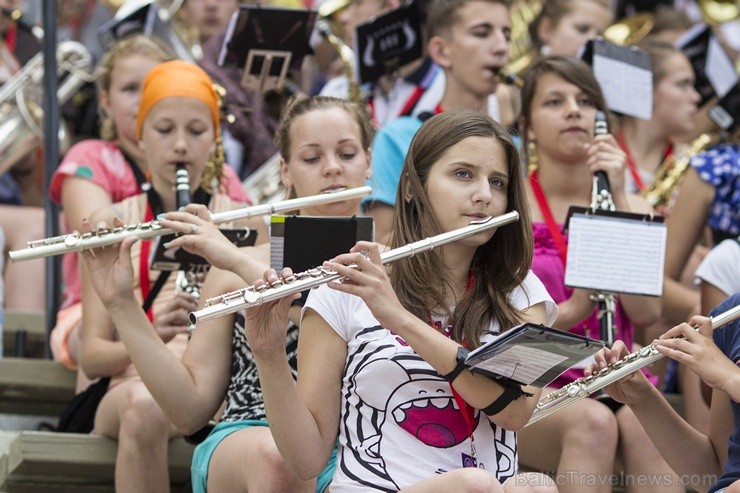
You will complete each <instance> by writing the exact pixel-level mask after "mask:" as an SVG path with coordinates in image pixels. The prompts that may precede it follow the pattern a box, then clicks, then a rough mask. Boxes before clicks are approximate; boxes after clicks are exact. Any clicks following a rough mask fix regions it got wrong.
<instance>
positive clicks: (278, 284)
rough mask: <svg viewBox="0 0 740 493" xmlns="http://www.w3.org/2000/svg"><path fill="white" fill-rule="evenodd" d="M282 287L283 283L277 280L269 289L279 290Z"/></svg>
mask: <svg viewBox="0 0 740 493" xmlns="http://www.w3.org/2000/svg"><path fill="white" fill-rule="evenodd" d="M282 285H283V281H282V280H280V279H278V280H277V281H273V282H271V283H270V288H272V289H275V288H279V287H280V286H282Z"/></svg>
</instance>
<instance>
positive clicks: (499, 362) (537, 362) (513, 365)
mask: <svg viewBox="0 0 740 493" xmlns="http://www.w3.org/2000/svg"><path fill="white" fill-rule="evenodd" d="M566 359H568V358H567V357H566V356H563V355H560V354H557V353H553V352H550V351H543V350H540V349H536V348H533V347H530V346H524V345H519V346H513V347H510V348H509V349H506V350H505V351H502V352H501V353H499V354H497V355H496V357H495V358H490V359H488V360H485V361H482V362H480V363H477V364H476V365H475V366H476V368H480V369H483V370H488V371H490V372H492V373H495V374H497V375H501V376H504V377H506V378H510V379H512V380H516V381H517V382H522V383H523V384H525V385H531V384H532V383H533V382H534V381H535V380H537V379H538V378H540V377H542V376H543V375H544V374H545V373H546V372H548V371H550V369H552V367H553V366H556V365H558V364H560V363H562V362H563V361H565V360H566Z"/></svg>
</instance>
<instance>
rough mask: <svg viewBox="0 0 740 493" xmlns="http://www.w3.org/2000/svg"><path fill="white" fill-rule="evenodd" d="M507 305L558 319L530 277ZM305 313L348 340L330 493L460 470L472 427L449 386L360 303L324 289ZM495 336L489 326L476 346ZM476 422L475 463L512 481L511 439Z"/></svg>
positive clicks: (477, 416) (399, 484) (393, 486)
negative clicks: (541, 306)
mask: <svg viewBox="0 0 740 493" xmlns="http://www.w3.org/2000/svg"><path fill="white" fill-rule="evenodd" d="M509 299H510V300H511V301H512V303H513V304H514V306H515V307H517V308H526V307H528V306H531V305H535V304H537V303H540V302H543V301H544V302H546V309H547V324H548V325H550V324H552V322H553V321H554V320H555V317H556V315H557V305H556V304H555V303H554V302H553V301H552V298H551V297H550V295H549V294H548V293H547V291H546V290H545V287H544V285H543V284H542V283H541V282H540V280H539V279H538V278H537V277H536V276H535V275H534V274H533V273H532V272H530V273H529V274H528V275H527V278H526V279H525V281H524V283H523V284H522V285H521V286H520V287H519V288H517V289H515V290H514V291H513V292H512V293H511V294H510V296H509ZM305 307H306V308H311V309H313V310H315V311H316V312H317V313H318V314H319V315H320V316H321V317H322V318H323V319H324V320H325V321H326V322H327V323H328V324H329V325H330V326H331V327H332V328H333V329H334V330H335V331H336V332H337V334H339V336H340V337H341V338H342V339H344V340H345V341H347V361H346V366H345V371H344V376H343V379H342V402H341V406H342V407H341V417H340V421H339V444H340V449H339V454H338V460H337V469H336V471H335V473H334V478H333V480H332V483H331V491H332V493H347V492H360V491H363V492H364V491H368V490H373V489H374V490H380V491H397V490H399V489H401V488H406V487H409V486H411V485H413V484H415V483H418V482H419V481H421V480H422V479H426V478H429V477H433V476H434V475H435V474H439V473H442V472H446V471H450V470H453V469H457V468H460V467H462V465H463V464H462V461H463V460H464V459H465V457H466V456H469V455H470V451H471V447H470V441H471V440H470V429H469V425H468V424H467V422H466V420H465V418H463V415H462V414H461V413H460V411H459V408H458V406H457V404H456V402H455V399H454V397H453V395H452V392H451V388H450V384H449V383H448V382H447V381H445V380H444V379H442V378H441V377H440V376H439V375H438V374H437V372H436V371H435V370H434V368H433V367H432V366H431V365H429V364H428V363H427V362H426V361H424V360H423V359H421V358H420V357H419V356H418V355H417V354H416V353H415V352H414V351H413V350H412V349H411V347H409V346H408V344H406V342H405V341H404V340H403V339H402V338H401V337H399V336H397V335H396V334H394V333H393V332H391V331H389V330H387V329H384V328H383V327H381V326H380V324H379V323H378V321H377V320H376V319H375V317H373V315H372V313H371V312H370V310H369V309H368V307H367V305H365V303H364V301H363V300H362V299H361V298H359V297H357V296H353V295H349V294H346V293H342V292H339V291H336V290H333V289H330V288H328V287H327V286H326V285H323V286H321V287H319V288H318V289H315V290H313V291H311V293H310V294H309V296H308V301H307V302H306V305H305ZM498 333H499V325H498V322H496V321H493V322H492V323H491V325H490V327H489V329H488V331H486V332H485V333H484V334H483V336H482V337H481V341H482V342H488V341H490V340H492V339H494V338H495V336H496V335H497V334H498ZM473 422H474V426H475V430H474V433H473V436H474V437H475V446H476V450H477V455H478V463H479V464H481V463H482V464H483V466H484V467H485V469H486V470H488V471H489V472H491V473H492V474H494V475H495V476H496V477H497V478H498V479H499V480H500V481H502V482H503V481H505V480H506V479H507V478H509V477H511V476H513V475H514V474H515V473H516V472H517V468H518V452H517V439H516V433H515V432H513V431H508V430H504V429H502V428H499V427H497V426H495V425H494V424H493V423H491V422H490V421H489V420H488V418H487V417H486V416H485V415H484V414H483V413H482V412H481V411H479V410H475V413H474V420H473Z"/></svg>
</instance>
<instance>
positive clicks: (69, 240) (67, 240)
mask: <svg viewBox="0 0 740 493" xmlns="http://www.w3.org/2000/svg"><path fill="white" fill-rule="evenodd" d="M79 241H80V238H79V237H78V236H77V235H67V236H65V237H64V246H66V247H69V248H72V247H73V246H75V245H77V243H79Z"/></svg>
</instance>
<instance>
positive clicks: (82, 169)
mask: <svg viewBox="0 0 740 493" xmlns="http://www.w3.org/2000/svg"><path fill="white" fill-rule="evenodd" d="M173 59H174V56H173V55H172V53H171V52H170V50H169V48H167V47H166V46H165V45H163V44H162V43H161V42H158V41H157V40H155V39H152V38H146V37H144V36H142V35H132V36H130V37H127V38H124V39H122V40H121V41H119V42H118V43H116V44H115V45H114V46H113V47H112V48H111V49H110V50H109V51H108V52H106V54H105V55H104V56H103V58H102V60H101V61H100V63H99V64H98V66H97V68H96V71H97V74H98V79H97V81H96V86H97V90H98V99H99V110H100V113H101V115H100V116H101V130H100V133H101V139H99V140H98V139H89V140H84V141H81V142H78V143H77V144H75V145H74V146H72V148H71V149H70V150H69V151H68V152H67V154H66V155H65V157H64V160H63V161H62V162H61V164H60V165H59V168H57V170H56V172H55V173H54V176H53V177H52V181H51V185H50V187H49V195H50V197H51V199H52V200H53V201H54V202H56V203H58V204H59V205H61V207H62V209H63V210H64V218H65V229H66V230H68V231H71V230H73V229H75V227H76V226H77V225H79V224H80V222H81V221H82V219H84V218H89V217H91V214H92V213H94V212H95V211H97V210H99V209H101V208H103V207H106V206H109V205H110V204H113V203H115V202H119V201H121V200H123V199H125V198H127V197H131V196H133V195H136V194H139V193H141V192H142V190H143V187H144V186H145V185H146V184H147V183H148V182H149V177H148V175H149V166H148V163H147V160H146V159H145V157H144V152H143V151H142V150H141V149H140V147H139V143H138V139H137V137H136V130H135V124H136V115H137V111H138V107H139V101H140V99H141V85H142V83H143V80H144V77H146V75H147V74H148V73H149V71H150V70H151V69H152V68H154V67H156V66H157V65H159V64H160V63H162V62H165V61H169V60H173ZM225 174H226V176H227V177H228V178H229V180H224V189H225V190H226V191H227V192H228V194H229V195H230V196H231V197H232V198H233V199H234V200H236V201H240V202H244V201H246V200H247V196H246V194H245V193H244V190H243V189H242V187H241V183H240V182H239V180H238V178H237V177H236V175H235V174H234V172H233V171H231V170H230V168H228V166H227V167H226V170H225ZM70 225H71V227H70ZM77 260H78V256H77V254H68V255H65V256H64V258H63V260H62V266H63V275H64V289H65V291H64V301H63V303H62V309H61V310H60V311H59V313H58V314H57V326H56V327H55V328H54V330H53V331H52V334H51V349H52V353H53V354H54V358H55V359H57V360H58V361H60V362H61V363H63V364H64V365H65V366H67V367H68V368H70V369H76V368H77V352H78V349H79V331H78V329H79V324H80V320H81V317H82V314H81V304H80V302H81V299H82V286H81V283H80V277H79V269H78V261H77ZM80 380H81V381H80V382H79V384H78V390H81V389H82V388H84V386H85V385H86V383H85V382H83V381H82V380H83V379H80Z"/></svg>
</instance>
